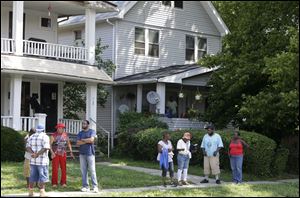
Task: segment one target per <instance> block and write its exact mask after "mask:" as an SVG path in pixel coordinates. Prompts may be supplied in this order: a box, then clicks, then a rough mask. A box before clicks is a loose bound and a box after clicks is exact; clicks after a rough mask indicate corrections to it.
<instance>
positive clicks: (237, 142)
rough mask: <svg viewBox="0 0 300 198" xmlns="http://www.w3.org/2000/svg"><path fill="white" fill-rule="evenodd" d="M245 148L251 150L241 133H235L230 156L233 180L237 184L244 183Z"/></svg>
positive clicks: (230, 147)
mask: <svg viewBox="0 0 300 198" xmlns="http://www.w3.org/2000/svg"><path fill="white" fill-rule="evenodd" d="M244 147H247V148H249V145H248V144H246V142H244V141H243V140H242V139H241V138H240V132H238V131H235V132H234V136H233V138H232V139H231V142H230V145H229V153H228V154H229V158H230V166H231V170H232V180H233V182H235V183H236V184H238V183H241V182H242V168H243V156H244Z"/></svg>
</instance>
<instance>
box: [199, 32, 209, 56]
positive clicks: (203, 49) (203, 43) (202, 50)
mask: <svg viewBox="0 0 300 198" xmlns="http://www.w3.org/2000/svg"><path fill="white" fill-rule="evenodd" d="M206 54H207V39H206V38H200V37H198V60H199V59H201V58H202V57H203V56H205V55H206Z"/></svg>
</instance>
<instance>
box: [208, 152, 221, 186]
mask: <svg viewBox="0 0 300 198" xmlns="http://www.w3.org/2000/svg"><path fill="white" fill-rule="evenodd" d="M210 166H211V170H212V174H213V175H215V178H216V183H217V184H220V173H221V172H220V163H219V155H217V156H216V157H210Z"/></svg>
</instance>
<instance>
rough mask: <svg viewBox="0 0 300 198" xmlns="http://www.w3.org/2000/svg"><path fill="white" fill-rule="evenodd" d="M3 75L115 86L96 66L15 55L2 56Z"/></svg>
mask: <svg viewBox="0 0 300 198" xmlns="http://www.w3.org/2000/svg"><path fill="white" fill-rule="evenodd" d="M1 73H17V74H24V75H25V74H26V75H34V76H40V77H41V76H47V77H52V78H57V79H60V80H63V81H75V82H76V81H84V82H96V83H101V84H113V81H112V79H111V78H110V77H109V76H108V75H107V74H106V73H105V72H104V71H103V70H100V69H98V68H97V67H94V66H89V65H83V64H76V63H68V62H63V61H56V60H47V59H39V58H31V57H21V56H13V55H1Z"/></svg>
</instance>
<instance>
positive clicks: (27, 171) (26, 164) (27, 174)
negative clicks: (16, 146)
mask: <svg viewBox="0 0 300 198" xmlns="http://www.w3.org/2000/svg"><path fill="white" fill-rule="evenodd" d="M23 175H24V177H30V160H29V159H25V161H24V170H23Z"/></svg>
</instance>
